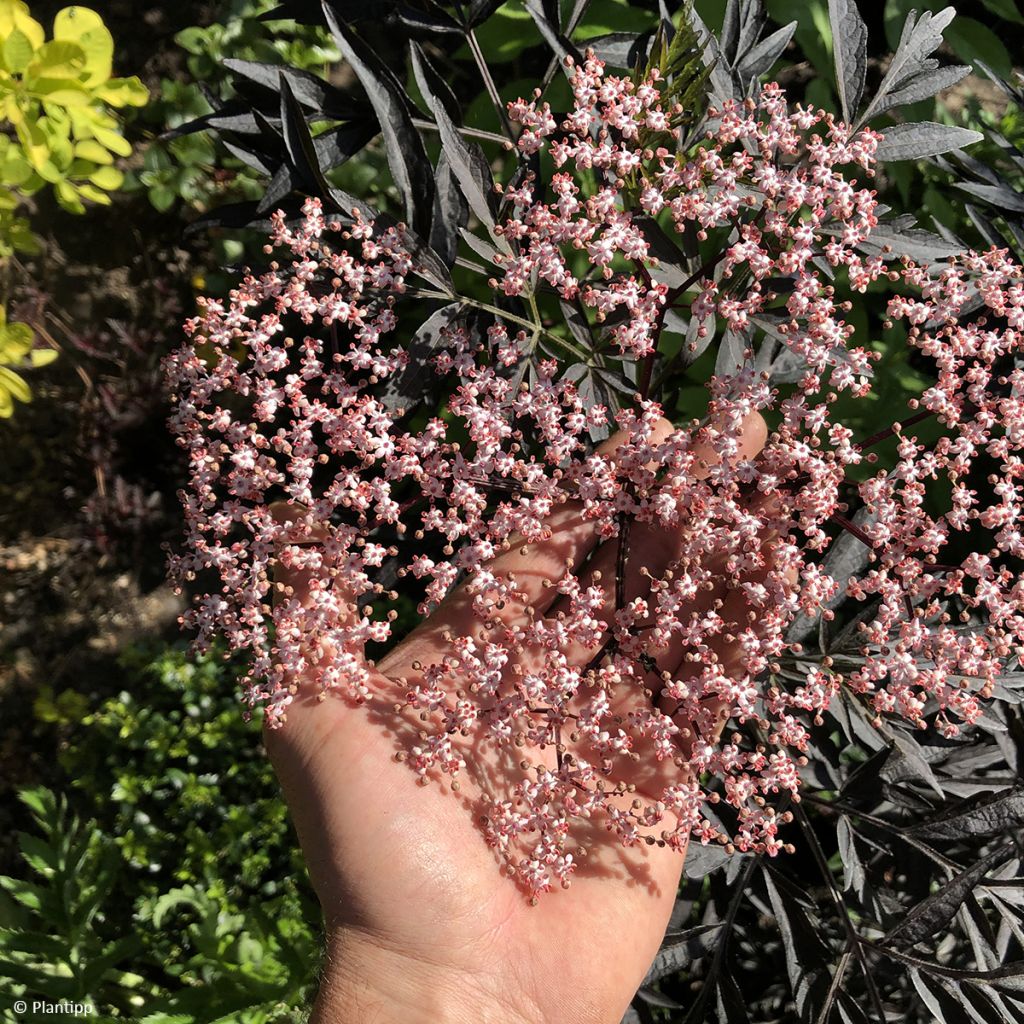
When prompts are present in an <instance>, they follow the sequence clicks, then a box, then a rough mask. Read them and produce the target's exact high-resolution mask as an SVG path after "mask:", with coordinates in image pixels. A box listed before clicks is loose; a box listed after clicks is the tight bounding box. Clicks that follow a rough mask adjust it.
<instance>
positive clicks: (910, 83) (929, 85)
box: [874, 64, 971, 117]
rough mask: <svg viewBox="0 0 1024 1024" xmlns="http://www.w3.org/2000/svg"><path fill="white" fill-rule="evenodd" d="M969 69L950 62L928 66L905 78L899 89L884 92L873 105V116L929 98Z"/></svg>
mask: <svg viewBox="0 0 1024 1024" xmlns="http://www.w3.org/2000/svg"><path fill="white" fill-rule="evenodd" d="M970 73H971V69H970V67H969V66H968V65H966V64H951V65H949V66H948V67H944V68H940V67H936V68H929V69H925V70H923V71H921V72H920V73H919V74H916V75H913V76H911V77H910V78H907V79H906V80H905V81H904V83H903V85H902V86H901V87H900V88H899V89H894V90H892V91H891V92H888V93H886V95H885V96H883V97H882V98H881V99H880V100H879V101H878V102H877V103H876V105H875V110H874V116H875V117H878V116H879V115H880V114H884V113H885V112H886V111H888V110H893V109H895V108H896V107H903V106H907V105H908V104H910V103H918V102H920V101H921V100H927V99H931V98H932V96H934V95H936V93H940V92H942V91H943V90H944V89H949V88H951V87H952V86H954V85H956V83H957V82H959V81H961V80H962V79H964V78H966V77H967V75H969V74H970Z"/></svg>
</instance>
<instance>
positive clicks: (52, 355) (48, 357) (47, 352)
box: [29, 348, 57, 367]
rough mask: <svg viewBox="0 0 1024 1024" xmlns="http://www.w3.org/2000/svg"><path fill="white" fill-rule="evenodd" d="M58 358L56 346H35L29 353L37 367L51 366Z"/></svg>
mask: <svg viewBox="0 0 1024 1024" xmlns="http://www.w3.org/2000/svg"><path fill="white" fill-rule="evenodd" d="M56 358H57V350H56V349H55V348H34V349H32V352H31V353H30V354H29V359H30V360H31V361H32V365H33V366H35V367H40V366H49V365H50V363H52V362H53V361H54V359H56Z"/></svg>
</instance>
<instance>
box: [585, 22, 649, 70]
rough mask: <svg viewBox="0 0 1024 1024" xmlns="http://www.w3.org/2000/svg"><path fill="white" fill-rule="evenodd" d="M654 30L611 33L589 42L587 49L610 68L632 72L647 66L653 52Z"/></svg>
mask: <svg viewBox="0 0 1024 1024" xmlns="http://www.w3.org/2000/svg"><path fill="white" fill-rule="evenodd" d="M653 38H654V30H653V29H649V30H648V31H646V32H642V33H636V32H609V33H608V34H607V35H603V36H596V37H594V38H593V39H588V40H587V49H590V50H593V51H594V53H595V54H597V56H598V58H599V59H600V60H602V61H604V63H605V64H606V65H608V66H609V67H613V68H622V69H623V70H626V71H631V70H632V69H633V68H635V67H637V65H640V66H641V67H643V66H645V65H646V64H647V61H648V59H649V55H650V52H651V41H652V40H653Z"/></svg>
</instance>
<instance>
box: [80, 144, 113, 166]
mask: <svg viewBox="0 0 1024 1024" xmlns="http://www.w3.org/2000/svg"><path fill="white" fill-rule="evenodd" d="M75 156H77V157H81V158H82V159H83V160H91V161H92V162H93V163H94V164H102V165H103V166H106V165H107V164H112V163H113V162H114V158H113V157H112V156H111V155H110V153H109V152H108V151H107V150H106V149H104V147H103V146H101V145H100V144H99V143H98V142H97V141H96V140H95V139H83V140H82V141H81V142H76V143H75Z"/></svg>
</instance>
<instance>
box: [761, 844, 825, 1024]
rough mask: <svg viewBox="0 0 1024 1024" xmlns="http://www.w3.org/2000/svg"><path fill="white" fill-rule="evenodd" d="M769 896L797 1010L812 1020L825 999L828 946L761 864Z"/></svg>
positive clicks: (798, 906)
mask: <svg viewBox="0 0 1024 1024" xmlns="http://www.w3.org/2000/svg"><path fill="white" fill-rule="evenodd" d="M762 874H763V876H764V882H765V886H766V887H767V889H768V898H769V900H770V902H771V906H772V912H773V914H774V915H775V920H776V923H777V924H778V926H779V932H780V933H781V935H782V941H783V945H784V946H785V950H786V969H787V972H788V974H789V984H790V989H791V990H792V992H793V997H794V1000H795V1001H796V1007H797V1012H798V1013H799V1014H800V1016H801V1019H803V1020H814V1019H815V1017H816V1015H817V1014H818V1013H819V1011H820V1010H821V1007H822V1006H823V1004H824V1002H825V998H826V995H827V992H828V987H829V980H830V979H829V972H828V967H827V959H828V956H829V950H828V948H827V946H826V945H825V943H824V942H823V941H822V938H821V936H820V934H819V931H818V928H817V927H816V926H815V925H814V924H813V923H812V921H811V919H810V918H809V917H808V916H807V914H806V913H805V912H804V910H803V909H802V908H801V907H800V905H799V903H798V902H797V901H796V900H795V899H794V898H793V897H792V896H791V895H790V894H789V893H788V892H786V891H785V890H783V889H782V888H780V886H779V884H778V882H777V880H776V878H775V876H774V873H773V871H772V870H771V869H769V868H767V867H766V866H764V865H763V864H762Z"/></svg>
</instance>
